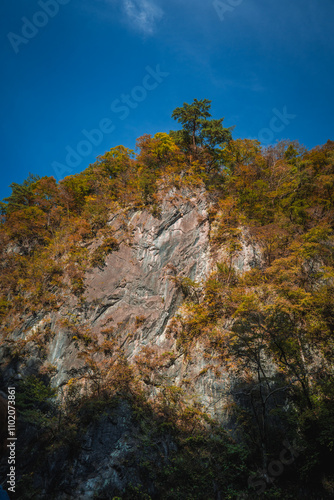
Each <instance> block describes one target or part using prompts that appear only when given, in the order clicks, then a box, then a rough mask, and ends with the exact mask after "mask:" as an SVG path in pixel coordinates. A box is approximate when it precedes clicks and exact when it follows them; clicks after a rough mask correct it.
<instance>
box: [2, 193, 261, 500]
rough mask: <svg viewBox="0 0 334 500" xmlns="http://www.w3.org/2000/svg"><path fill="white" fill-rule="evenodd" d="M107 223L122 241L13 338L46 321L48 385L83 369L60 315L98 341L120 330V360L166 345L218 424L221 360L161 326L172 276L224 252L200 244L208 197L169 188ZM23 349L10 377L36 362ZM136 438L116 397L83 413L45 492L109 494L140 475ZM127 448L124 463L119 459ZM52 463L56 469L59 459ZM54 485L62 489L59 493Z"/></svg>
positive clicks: (224, 380) (174, 307) (203, 271)
mask: <svg viewBox="0 0 334 500" xmlns="http://www.w3.org/2000/svg"><path fill="white" fill-rule="evenodd" d="M109 225H110V226H111V228H112V229H113V230H114V232H115V236H116V238H117V239H118V240H121V241H122V242H121V243H120V246H119V249H118V250H117V251H114V252H112V253H111V254H109V255H108V256H107V258H106V261H105V265H104V266H101V267H96V268H93V269H89V270H87V272H86V276H85V294H84V297H83V300H81V301H80V300H78V299H77V298H76V297H74V295H69V296H68V300H67V303H66V304H64V305H63V306H62V307H61V308H60V309H59V311H54V312H52V313H51V314H50V313H48V314H44V313H43V311H41V312H40V313H39V314H37V315H36V316H34V317H31V318H28V319H27V320H26V322H25V325H24V328H22V329H21V331H19V332H15V333H14V335H13V338H15V339H22V338H24V339H26V340H29V338H30V336H32V335H34V333H36V332H37V331H38V330H41V331H43V329H46V328H48V329H49V331H51V333H52V336H51V339H50V340H49V341H48V342H47V343H46V345H45V356H44V361H43V362H44V363H45V364H48V363H49V364H51V365H53V366H55V367H56V368H57V373H56V374H55V375H54V376H53V377H52V384H53V385H54V386H63V385H66V383H67V382H68V380H69V379H70V378H71V377H72V376H73V373H75V374H76V376H78V374H79V378H80V373H84V371H85V367H84V362H83V360H82V359H81V358H80V357H79V356H78V354H79V348H78V346H77V345H76V342H75V340H73V332H72V330H71V328H70V326H69V323H72V324H76V325H79V327H81V328H85V327H87V328H88V329H90V330H92V331H93V332H94V333H95V334H96V335H97V337H98V338H99V339H100V340H101V341H102V339H103V335H102V331H103V329H104V328H105V325H108V327H112V328H113V329H114V333H115V334H118V336H119V338H120V339H121V343H122V345H123V349H124V352H125V355H126V357H127V358H128V360H129V361H130V362H131V361H133V360H134V359H135V358H136V356H137V355H138V354H139V353H140V352H141V350H142V349H143V348H145V347H154V348H157V352H158V353H163V352H166V351H168V352H173V353H174V354H175V359H174V362H173V363H171V364H170V366H167V367H165V372H164V374H163V375H164V378H165V380H167V381H168V383H169V384H170V385H176V386H180V387H183V388H185V389H186V392H187V394H188V395H189V397H190V398H192V399H194V400H197V401H199V402H201V404H202V405H203V406H204V408H205V409H206V411H207V412H209V413H210V414H211V415H212V416H215V417H217V418H221V419H222V420H223V421H225V424H227V422H228V420H227V415H226V410H224V407H225V402H226V399H227V398H228V395H229V392H230V387H231V380H230V376H229V375H228V374H227V373H226V372H224V370H222V367H221V366H220V367H219V368H220V374H218V375H217V373H218V372H216V371H215V366H216V365H215V361H214V360H213V359H212V358H210V356H208V355H207V353H205V351H204V348H203V346H202V345H201V343H200V342H198V344H197V345H196V346H195V347H194V349H193V351H192V357H191V359H190V360H189V359H185V357H184V355H183V354H182V353H179V352H178V350H177V346H176V339H175V338H174V337H173V336H172V335H169V334H168V325H169V323H170V321H171V320H172V319H173V318H174V317H175V314H176V313H177V312H180V313H181V315H182V314H183V312H182V303H183V300H184V295H183V293H182V291H181V289H180V287H179V286H178V284H177V282H176V281H177V280H175V278H176V277H184V278H190V279H191V280H193V281H196V282H198V283H200V282H202V281H204V280H205V279H206V277H207V276H208V275H209V274H210V272H211V271H212V270H213V269H214V268H215V263H216V261H217V260H219V259H221V258H224V250H223V249H222V250H221V252H220V253H219V252H218V253H219V255H218V254H217V251H216V250H215V251H213V249H211V248H210V223H209V217H208V202H207V199H206V197H205V194H204V192H197V193H195V194H194V193H188V192H186V191H183V193H182V194H180V192H179V191H178V192H177V191H170V192H169V193H168V195H167V196H165V198H164V201H163V203H162V206H161V213H160V216H159V217H154V216H153V215H152V214H150V213H149V212H148V211H133V212H132V213H128V214H127V215H126V218H124V213H116V214H114V215H113V216H112V217H111V218H110V221H109ZM256 258H257V250H256V249H254V248H253V247H252V246H251V245H250V244H249V243H247V242H246V243H245V242H243V251H242V252H241V254H240V255H239V256H238V257H237V259H236V261H235V262H234V265H235V267H236V268H237V269H239V271H240V272H242V271H243V270H245V269H247V268H249V266H251V265H252V261H253V260H254V259H256ZM30 354H31V356H30V360H29V361H26V363H25V364H22V365H21V366H19V367H16V368H13V367H11V373H10V374H9V375H10V377H9V378H10V379H11V380H14V381H15V377H16V378H17V377H20V372H22V373H23V374H24V375H26V374H29V373H32V372H33V365H34V364H35V365H36V366H40V365H41V363H42V361H41V359H40V357H39V354H38V352H37V353H36V352H34V350H32V351H31V353H30ZM158 390H159V389H158V388H156V387H155V386H154V385H153V386H152V387H150V391H151V392H150V394H151V396H150V397H151V398H154V396H155V395H156V394H157V391H158ZM138 439H139V438H138V433H137V431H136V428H135V426H134V425H133V423H132V418H131V411H130V410H129V409H127V408H125V407H124V408H123V407H122V405H121V406H120V407H119V408H118V409H117V410H116V411H115V413H114V416H113V417H111V416H110V415H105V416H103V417H102V418H100V419H98V420H97V421H95V422H92V423H91V425H90V426H89V428H88V429H87V431H86V433H85V436H84V439H83V441H82V442H81V443H80V453H79V454H78V457H77V459H76V462H75V463H74V465H73V473H72V475H71V477H72V479H71V478H69V474H68V472H67V471H65V470H64V471H63V476H61V484H59V485H56V484H55V488H57V489H58V486H59V489H58V491H59V492H60V491H62V493H59V495H56V496H55V497H54V498H57V499H64V500H65V499H66V498H87V499H88V498H95V496H94V495H95V494H96V491H103V489H104V488H106V489H107V490H108V491H109V493H110V491H115V494H116V493H117V491H118V490H120V491H121V490H122V489H123V488H124V487H125V486H126V485H127V484H129V483H131V482H133V483H136V481H138V480H139V479H140V478H139V476H138V470H139V469H140V467H139V466H138V464H137V465H136V463H135V462H136V458H135V457H136V454H137V455H138V451H137V449H138V442H139V441H140V439H139V441H138ZM161 446H162V447H163V448H164V450H165V452H164V454H165V455H166V456H167V455H168V453H169V452H168V450H167V448H172V447H173V443H168V442H163V443H162V444H161ZM166 450H167V451H166ZM131 457H132V458H134V462H133V463H134V465H133V468H129V466H128V465H124V464H128V463H129V460H130V458H131ZM132 458H131V460H132ZM57 463H58V462H57ZM64 463H66V459H65V461H64ZM138 467H139V468H138ZM55 469H57V470H58V475H59V470H62V465H61V459H60V462H59V463H58V465H57V464H55ZM113 488H114V490H113ZM64 491H70V492H71V493H70V495H69V496H67V494H66V493H64ZM108 498H109V497H108Z"/></svg>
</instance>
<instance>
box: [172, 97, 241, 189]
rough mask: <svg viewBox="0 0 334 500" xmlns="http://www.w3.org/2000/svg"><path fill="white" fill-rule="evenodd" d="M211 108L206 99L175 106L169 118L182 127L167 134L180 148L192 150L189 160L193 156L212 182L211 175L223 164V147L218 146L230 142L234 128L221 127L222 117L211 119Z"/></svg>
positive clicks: (214, 174)
mask: <svg viewBox="0 0 334 500" xmlns="http://www.w3.org/2000/svg"><path fill="white" fill-rule="evenodd" d="M210 108H211V101H209V100H208V99H202V100H201V101H199V100H197V99H194V102H193V103H192V104H188V103H186V102H185V103H184V104H183V107H180V108H176V109H175V110H174V111H173V114H172V118H174V119H175V120H177V121H178V122H179V123H181V124H182V126H183V128H182V130H178V131H176V132H174V131H171V132H170V136H171V137H172V139H173V140H174V141H175V143H176V144H177V145H178V146H180V147H181V149H184V150H185V151H186V152H188V151H189V150H190V151H191V152H192V154H191V155H190V159H191V161H192V159H193V155H194V156H195V158H196V159H197V160H200V162H201V163H202V164H203V165H205V170H206V174H209V178H210V179H211V181H212V176H214V177H215V176H216V174H218V173H219V172H220V170H221V167H222V164H223V161H222V160H223V154H222V149H219V148H217V146H223V145H226V144H229V142H230V141H231V140H232V134H231V132H232V130H233V127H230V128H224V127H223V120H224V118H220V119H218V120H216V119H210V117H211V114H210V112H209V110H210ZM209 178H208V180H209ZM216 181H217V178H216Z"/></svg>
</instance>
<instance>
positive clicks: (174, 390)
mask: <svg viewBox="0 0 334 500" xmlns="http://www.w3.org/2000/svg"><path fill="white" fill-rule="evenodd" d="M210 107H211V101H209V100H206V99H204V100H196V99H195V101H194V102H193V103H192V104H186V103H185V104H184V105H183V107H180V108H176V109H175V110H174V112H173V115H172V116H173V118H175V120H176V121H177V122H179V123H180V124H181V126H182V128H181V130H178V131H171V132H170V133H169V134H167V133H157V134H156V135H154V136H153V137H152V136H150V135H143V136H142V137H140V138H139V139H138V141H137V145H136V151H133V150H130V149H127V148H125V147H123V146H117V147H113V148H112V149H110V151H108V152H106V153H105V154H103V155H101V156H99V157H98V158H97V160H96V162H95V163H93V164H91V165H89V167H88V168H87V169H86V170H84V171H83V172H81V173H80V174H75V175H71V176H68V177H66V178H64V179H63V180H61V181H59V182H56V180H55V179H54V178H53V177H43V178H39V177H37V176H34V175H32V174H31V175H29V177H28V178H27V179H26V180H25V181H24V182H23V183H22V184H15V183H14V184H12V185H11V189H12V193H11V195H10V196H9V197H8V198H6V199H4V200H3V201H2V202H1V206H0V208H1V224H0V241H1V243H0V252H1V264H0V266H1V285H0V319H1V358H2V359H0V372H1V373H0V376H1V380H0V382H1V387H0V389H2V390H4V391H6V385H8V384H7V383H8V380H10V376H12V375H9V374H10V373H13V371H14V372H19V371H20V369H21V368H20V367H25V368H24V369H23V368H22V370H21V371H22V373H21V377H20V380H18V381H17V382H16V386H17V419H18V420H17V421H18V428H17V432H18V436H19V437H20V436H21V437H20V439H21V443H22V446H21V451H20V452H19V453H21V454H22V456H23V455H24V454H29V457H30V458H29V461H28V462H27V461H26V460H24V459H23V458H22V459H20V455H18V463H19V462H20V460H21V461H22V464H23V463H24V466H23V465H22V470H20V467H19V466H18V471H19V472H18V477H17V480H18V484H17V495H18V496H17V498H22V499H24V498H58V497H57V495H56V493H57V491H56V487H55V486H53V492H54V493H52V494H53V495H54V496H52V494H51V493H49V494H48V496H46V495H45V496H43V494H42V493H41V491H42V490H43V491H44V489H45V488H46V487H45V485H42V482H41V480H40V479H38V478H37V479H36V480H34V474H35V475H36V476H38V474H36V472H37V471H44V472H43V473H42V472H40V474H41V475H42V476H43V477H44V480H45V481H46V482H47V480H46V479H45V478H47V477H51V476H52V473H51V472H50V471H51V470H52V467H51V465H50V464H51V463H52V462H53V461H54V462H57V460H59V456H64V457H66V461H67V464H68V467H70V464H71V463H72V461H74V460H75V456H76V453H77V451H78V443H79V442H80V439H81V436H82V435H83V433H84V430H85V429H86V427H87V425H88V423H89V422H91V421H92V420H94V419H98V418H103V415H104V414H105V412H112V411H114V410H113V409H115V408H117V405H118V404H120V402H126V404H128V405H129V407H131V411H132V415H133V416H132V418H133V422H134V423H133V426H139V427H140V429H141V430H140V433H141V437H142V439H143V443H142V447H143V448H142V449H143V450H144V451H142V454H141V457H140V459H139V458H138V457H136V458H135V459H134V460H138V461H140V465H139V466H138V467H139V468H140V474H141V477H142V482H141V484H139V483H137V484H128V486H127V488H126V490H124V491H118V492H117V493H115V491H113V492H112V493H110V491H111V490H108V488H105V490H104V491H100V492H97V496H96V498H101V499H104V498H106V499H108V498H110V499H111V498H114V499H116V498H117V499H124V500H126V499H146V500H149V499H150V498H152V499H155V498H156V499H158V498H159V499H160V498H161V499H180V500H181V499H189V500H191V499H193V500H198V499H199V500H200V499H203V500H204V499H205V500H209V499H212V500H213V499H225V498H226V499H233V498H240V499H241V498H268V499H270V498H271V499H276V498H277V499H278V498H280V499H292V498H294V499H295V498H310V499H312V498H314V499H319V500H320V499H327V498H333V496H334V473H333V466H332V464H333V461H334V450H333V444H334V384H333V381H334V379H333V377H334V373H333V368H334V238H333V230H334V141H330V140H328V141H327V142H326V143H325V144H324V145H322V146H317V147H315V148H313V149H311V150H307V149H306V148H305V147H303V146H302V145H300V144H299V143H298V142H297V141H292V142H291V141H281V142H278V143H277V144H276V145H273V146H268V147H266V148H263V147H261V145H260V143H259V142H258V141H256V140H249V139H233V137H232V132H233V130H232V129H231V128H224V127H223V119H220V120H216V119H213V118H212V117H211V114H210ZM171 191H172V192H175V193H183V196H186V193H200V195H199V196H201V197H206V199H207V200H208V204H209V212H208V213H209V222H210V247H211V250H212V254H213V255H219V256H222V257H221V258H219V260H217V261H216V262H215V266H214V268H213V269H211V272H210V275H209V276H207V278H206V280H205V281H203V282H197V281H194V280H192V279H191V278H190V277H185V276H174V278H173V279H174V281H175V283H176V284H177V286H178V287H179V289H180V293H182V297H183V304H182V313H179V314H176V315H175V316H174V317H173V318H172V319H171V321H170V322H169V324H168V332H169V335H171V336H172V337H173V338H175V350H174V351H173V352H166V353H164V354H162V355H156V353H155V351H154V348H155V346H153V345H152V346H149V347H146V348H145V349H143V351H142V353H141V355H140V356H137V358H136V359H135V361H131V362H130V361H129V360H128V359H127V356H126V353H125V350H124V346H123V345H122V343H121V342H120V341H119V338H118V336H117V335H116V334H115V333H114V331H113V328H111V327H108V326H107V327H106V328H105V329H104V330H103V331H102V332H101V335H102V337H103V338H102V337H101V336H99V335H96V334H95V333H93V332H92V331H90V330H89V329H88V328H86V327H83V326H82V325H80V324H74V323H72V324H71V329H72V330H71V331H72V341H73V343H75V344H76V346H77V349H78V352H79V356H81V358H82V359H83V361H84V363H85V364H86V366H87V367H89V370H87V372H86V374H85V379H86V381H87V386H86V387H88V389H86V390H85V391H82V390H81V386H80V382H79V381H78V380H76V378H75V377H69V379H68V382H67V385H66V391H65V392H64V391H63V393H62V398H60V396H59V388H58V387H57V386H55V385H54V384H53V383H52V380H53V376H54V374H55V367H54V366H53V365H52V364H47V363H44V364H43V363H41V364H40V365H39V367H38V369H34V370H32V369H31V370H30V371H29V369H28V368H27V366H28V365H29V363H28V361H29V356H30V355H31V353H32V352H34V353H35V355H36V353H37V355H38V356H39V358H40V359H41V360H42V361H43V359H45V357H46V353H45V350H46V346H47V343H48V341H49V340H50V338H51V337H52V335H53V333H52V331H51V330H50V328H49V329H48V328H45V329H44V330H42V331H40V330H38V329H37V330H36V331H35V332H34V334H33V335H29V336H27V335H25V334H24V331H23V332H22V325H26V324H27V323H26V322H27V318H29V317H34V316H35V317H36V316H38V314H40V312H41V311H43V314H47V313H48V312H52V311H59V310H61V308H62V307H63V306H64V304H66V303H67V301H68V300H69V297H75V301H76V305H75V307H76V308H78V309H84V308H85V301H86V297H85V287H86V281H85V275H86V273H87V270H89V269H92V268H96V267H100V268H103V266H104V265H105V261H106V259H107V258H108V256H109V255H110V254H111V253H113V252H116V251H118V250H119V247H120V244H121V243H122V242H126V241H128V240H129V245H131V241H130V240H131V235H129V234H127V229H126V224H125V223H124V234H123V235H122V239H121V240H120V233H119V232H118V233H117V235H116V234H115V231H114V230H113V228H112V227H111V226H110V224H108V220H109V215H110V213H118V214H121V216H122V217H123V218H124V221H126V219H127V215H128V214H129V213H134V211H147V212H148V213H150V214H151V215H152V216H153V217H155V218H156V219H159V217H161V203H162V201H163V200H164V198H165V196H166V194H167V193H170V192H171ZM245 239H247V240H249V241H252V242H253V244H254V245H255V246H256V248H257V249H258V253H257V257H256V258H254V260H253V263H252V266H251V268H250V269H248V270H246V271H244V272H241V271H240V270H239V269H238V266H237V265H236V262H237V261H238V255H239V253H240V251H241V248H242V242H243V241H244V240H245ZM71 300H72V299H71ZM64 321H65V320H64ZM141 321H142V318H141V317H140V316H139V317H138V318H137V322H138V325H139V324H140V322H141ZM69 323H70V318H68V325H69ZM24 328H27V327H26V326H25V327H24ZM23 330H24V329H23ZM18 332H21V333H20V334H18ZM101 338H102V340H101ZM199 343H200V345H201V346H202V347H201V348H202V349H203V352H204V353H205V355H206V356H207V357H210V359H211V360H213V361H212V362H214V366H215V370H216V372H217V373H216V376H217V377H219V369H220V368H221V370H225V371H227V372H228V374H229V377H230V379H231V380H233V390H232V391H231V393H230V395H229V398H228V401H227V402H226V414H227V415H228V416H229V419H230V422H231V425H230V426H229V425H224V424H223V423H222V422H221V421H219V419H216V418H214V417H212V415H210V413H209V412H208V411H206V409H205V408H204V406H203V405H201V404H200V403H199V402H198V401H196V399H195V398H191V397H189V394H188V393H187V388H186V386H183V387H181V386H178V385H177V384H170V383H168V380H166V379H164V378H163V377H159V373H161V372H163V370H164V368H165V367H166V366H167V365H168V364H171V363H173V360H174V359H175V358H176V357H177V356H181V355H182V356H183V359H184V360H187V362H190V363H191V362H193V363H194V362H196V359H195V358H193V353H194V349H195V348H196V346H197V347H198V345H199ZM111 367H112V369H111ZM219 367H220V368H219ZM152 386H154V387H155V388H157V389H156V390H157V392H156V393H155V394H156V395H155V397H154V398H150V397H149V396H148V394H150V391H151V389H152ZM115 411H116V410H115ZM159 439H167V440H169V442H171V443H173V445H171V448H170V449H171V451H170V452H169V453H168V457H167V459H166V460H162V459H161V457H160V455H159V453H158V452H157V451H156V447H155V443H156V442H157V441H158V440H159ZM32 440H33V441H34V446H31V442H32ZM3 464H4V462H2V465H1V467H2V468H1V473H2V472H5V470H6V467H5V466H4V465H3ZM45 464H48V465H47V466H46V465H45ZM5 474H6V473H5ZM5 474H4V476H5ZM3 486H4V483H3ZM43 488H44V489H43ZM59 498H60V497H59ZM61 498H63V497H61ZM64 498H65V497H64ZM66 498H67V497H66ZM68 498H70V497H68ZM83 498H84V497H83Z"/></svg>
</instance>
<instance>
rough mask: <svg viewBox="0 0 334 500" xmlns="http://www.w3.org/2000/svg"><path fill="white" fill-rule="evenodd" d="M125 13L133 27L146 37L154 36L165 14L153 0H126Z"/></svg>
mask: <svg viewBox="0 0 334 500" xmlns="http://www.w3.org/2000/svg"><path fill="white" fill-rule="evenodd" d="M124 10H125V13H126V15H127V17H128V19H129V21H131V23H132V25H133V27H134V28H135V29H137V30H139V31H141V32H142V33H144V34H145V35H152V34H153V33H154V32H155V29H156V23H157V22H158V21H160V19H161V18H162V16H163V14H164V12H163V10H162V9H161V8H160V7H159V6H158V5H156V4H155V3H154V2H153V1H152V0H124Z"/></svg>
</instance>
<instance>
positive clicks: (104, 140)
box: [0, 0, 334, 199]
mask: <svg viewBox="0 0 334 500" xmlns="http://www.w3.org/2000/svg"><path fill="white" fill-rule="evenodd" d="M0 12H1V16H0V36H1V44H0V51H1V52H0V53H1V58H2V67H3V76H2V79H1V82H0V87H1V91H0V100H1V109H2V120H1V125H0V126H1V129H0V134H1V135H0V137H1V149H2V154H1V161H2V165H1V173H2V176H1V179H2V180H1V186H0V199H2V198H3V197H4V196H8V195H9V194H10V189H9V188H8V185H9V184H10V183H11V182H22V181H23V180H24V179H25V178H26V177H27V175H28V172H32V173H35V174H38V175H40V176H43V175H54V176H55V177H56V178H58V179H59V178H60V177H61V176H62V175H68V174H70V173H75V172H79V171H81V170H83V169H84V168H86V167H87V166H88V165H89V163H92V162H93V161H94V160H95V158H96V156H98V155H99V154H103V153H104V152H105V151H106V150H108V149H110V148H111V147H113V146H116V145H119V144H124V145H125V146H127V147H130V148H132V149H134V148H135V141H136V138H138V137H139V136H141V135H142V134H144V133H151V134H155V133H156V132H161V131H166V132H168V131H169V130H170V129H173V128H178V125H177V124H176V122H174V120H172V119H171V113H172V111H173V109H174V108H175V107H177V106H181V105H182V104H183V102H189V103H190V102H192V100H193V99H194V98H197V99H203V98H207V99H211V100H212V114H213V116H214V117H215V118H220V117H223V116H224V117H225V121H224V124H225V126H232V125H236V127H235V130H234V137H235V138H237V137H242V138H244V137H248V138H260V139H261V140H262V142H263V143H264V144H268V143H269V142H275V141H276V140H280V139H282V138H284V139H291V140H294V139H298V140H299V141H300V142H301V143H302V144H304V145H305V146H307V147H309V148H311V147H314V146H316V145H317V144H322V143H324V142H326V141H327V139H332V140H333V139H334V134H333V131H334V118H333V117H334V100H333V77H334V64H333V60H334V57H333V55H334V54H333V52H334V30H333V19H334V2H333V0H321V2H319V1H317V0H294V1H293V2H291V0H271V1H270V2H269V1H268V0H212V1H211V0H208V1H204V0H36V1H35V0H29V2H28V1H27V0H15V2H3V3H2V5H1V7H0ZM92 131H93V132H92Z"/></svg>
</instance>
